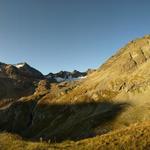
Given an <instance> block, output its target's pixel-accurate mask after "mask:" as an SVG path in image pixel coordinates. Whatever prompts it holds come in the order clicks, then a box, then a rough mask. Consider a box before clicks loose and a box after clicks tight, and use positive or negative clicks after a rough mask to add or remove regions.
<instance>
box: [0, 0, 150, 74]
mask: <svg viewBox="0 0 150 150" xmlns="http://www.w3.org/2000/svg"><path fill="white" fill-rule="evenodd" d="M145 34H150V0H0V61H1V62H5V63H12V64H15V63H18V62H27V63H29V64H30V65H31V66H33V67H35V68H37V69H39V70H40V71H42V72H43V73H44V74H47V73H49V72H57V71H60V70H68V71H73V70H74V69H77V70H80V71H85V70H86V69H88V68H96V67H99V66H100V64H102V63H103V62H104V61H105V60H106V59H107V58H108V57H109V56H111V55H112V54H113V53H115V51H116V50H117V49H119V48H121V47H122V46H124V45H125V44H126V43H127V42H128V41H130V40H132V39H134V38H137V37H141V36H143V35H145Z"/></svg>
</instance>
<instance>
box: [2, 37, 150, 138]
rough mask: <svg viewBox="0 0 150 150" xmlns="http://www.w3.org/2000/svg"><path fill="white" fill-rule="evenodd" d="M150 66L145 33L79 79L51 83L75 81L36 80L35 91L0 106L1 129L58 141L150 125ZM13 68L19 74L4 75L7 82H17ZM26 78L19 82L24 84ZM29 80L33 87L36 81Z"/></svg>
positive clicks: (65, 74)
mask: <svg viewBox="0 0 150 150" xmlns="http://www.w3.org/2000/svg"><path fill="white" fill-rule="evenodd" d="M3 65H5V64H0V66H3ZM149 67H150V36H149V35H147V36H145V37H143V38H139V39H136V40H134V41H131V42H129V43H128V44H127V45H125V47H123V48H121V49H120V50H118V52H117V53H116V54H115V55H113V56H112V57H111V58H110V59H108V60H107V61H106V62H105V63H104V64H103V65H102V66H101V67H100V68H98V69H97V70H96V71H94V72H92V73H90V74H88V75H87V77H86V78H85V79H83V80H77V81H72V82H61V83H55V82H54V83H52V81H51V80H53V79H54V78H56V77H60V78H63V79H67V78H69V77H70V74H71V75H72V78H74V77H77V76H75V75H74V74H73V73H68V72H60V73H58V74H49V75H48V76H47V78H49V79H47V78H43V77H42V76H41V77H42V78H43V79H42V78H37V80H36V85H35V86H34V91H32V92H31V93H30V94H28V95H24V96H20V97H18V98H17V99H16V101H15V102H13V103H12V104H7V105H3V106H2V107H1V108H0V129H1V130H7V131H9V132H16V133H18V134H20V135H22V136H24V137H26V138H34V139H39V138H40V137H42V138H43V139H51V140H52V141H55V140H56V141H62V140H67V139H72V140H79V139H83V138H87V137H93V136H96V135H101V134H104V133H107V132H110V131H112V130H115V129H118V128H123V127H126V126H128V125H130V124H133V123H137V122H141V121H148V120H150V111H149V108H150V102H149V96H150V91H149V90H150V87H149V84H150V71H149ZM8 68H9V67H8ZM11 68H13V70H15V71H16V72H18V73H16V74H15V75H14V74H13V72H14V71H11V69H10V71H5V72H6V73H5V74H6V75H7V74H8V75H9V74H10V75H11V76H10V75H9V76H10V77H9V79H13V80H16V78H17V79H18V76H19V75H20V70H19V69H17V67H14V66H11ZM19 68H20V67H19ZM2 70H3V68H2ZM7 72H9V73H7ZM25 73H26V71H25ZM75 73H76V72H75ZM27 74H28V75H29V74H30V73H27ZM77 74H78V73H77ZM3 75H4V74H3V73H2V74H1V76H3ZM28 75H25V76H23V78H25V79H26V80H27V79H28V78H29V76H28ZM78 75H79V74H78ZM16 76H17V77H16ZM30 77H31V76H30ZM23 78H22V76H21V79H20V81H24V80H22V79H23ZM31 78H32V83H35V78H33V77H31ZM41 79H42V80H41ZM17 81H18V80H17ZM33 81H34V82H33ZM5 83H7V82H5ZM21 85H22V83H21ZM5 89H6V88H5ZM5 89H3V91H4V92H5V91H6V90H5ZM8 93H10V92H8ZM12 93H14V92H12ZM19 93H20V92H19ZM7 95H8V94H7ZM10 95H11V94H10ZM3 116H5V118H4V117H3Z"/></svg>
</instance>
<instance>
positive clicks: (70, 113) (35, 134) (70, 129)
mask: <svg viewBox="0 0 150 150" xmlns="http://www.w3.org/2000/svg"><path fill="white" fill-rule="evenodd" d="M128 106H129V105H128V104H126V103H113V102H99V103H95V102H90V103H80V104H52V105H46V104H45V105H44V104H41V105H36V102H35V101H28V102H17V103H15V104H13V105H12V106H10V107H9V108H7V109H6V110H1V111H0V129H1V131H8V132H11V133H17V134H19V135H21V136H22V137H24V138H26V139H32V140H33V139H34V140H39V139H43V140H50V141H52V142H54V141H56V142H60V141H62V140H70V139H71V140H79V139H84V138H87V137H93V136H95V132H94V130H95V129H96V128H97V127H101V128H102V129H101V130H103V126H104V124H106V123H107V124H111V123H112V122H113V120H115V119H116V117H117V116H118V115H119V114H120V113H121V112H122V111H123V110H124V109H125V108H126V107H128Z"/></svg>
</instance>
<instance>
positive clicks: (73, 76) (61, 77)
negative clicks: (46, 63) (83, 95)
mask: <svg viewBox="0 0 150 150" xmlns="http://www.w3.org/2000/svg"><path fill="white" fill-rule="evenodd" d="M86 75H87V72H79V71H77V70H74V71H73V72H68V71H60V72H58V73H55V74H54V73H49V74H48V75H46V78H47V79H49V80H51V81H55V82H63V81H73V80H79V79H82V78H86Z"/></svg>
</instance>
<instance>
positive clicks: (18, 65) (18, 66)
mask: <svg viewBox="0 0 150 150" xmlns="http://www.w3.org/2000/svg"><path fill="white" fill-rule="evenodd" d="M15 66H16V67H17V68H22V67H23V66H24V64H17V65H15Z"/></svg>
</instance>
